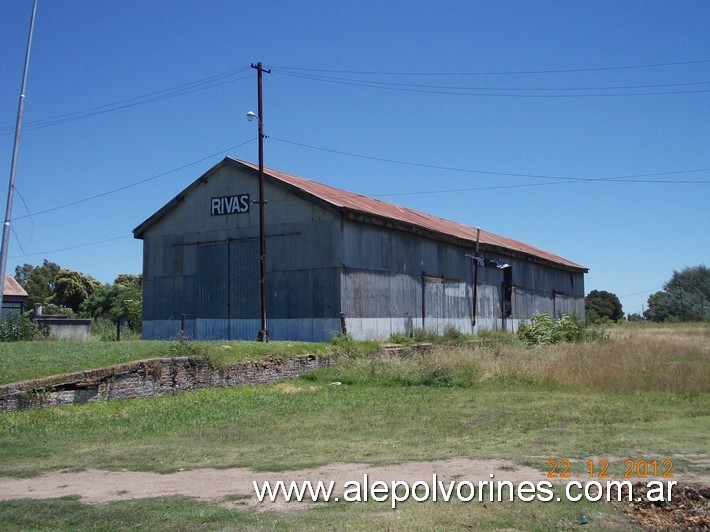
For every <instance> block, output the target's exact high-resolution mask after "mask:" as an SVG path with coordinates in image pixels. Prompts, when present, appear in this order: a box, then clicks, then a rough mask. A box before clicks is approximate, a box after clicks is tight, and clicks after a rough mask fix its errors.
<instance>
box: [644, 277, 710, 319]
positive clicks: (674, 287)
mask: <svg viewBox="0 0 710 532" xmlns="http://www.w3.org/2000/svg"><path fill="white" fill-rule="evenodd" d="M644 316H645V317H646V319H649V320H653V321H676V320H677V321H701V320H704V319H706V318H708V317H710V268H708V267H706V266H705V265H704V264H701V265H699V266H686V267H685V268H683V269H682V270H681V271H679V272H678V271H675V270H674V271H673V276H672V277H671V279H670V281H668V282H667V283H666V284H665V285H664V287H663V291H661V292H656V293H655V294H652V295H651V296H650V297H649V298H648V308H647V309H646V311H645V312H644Z"/></svg>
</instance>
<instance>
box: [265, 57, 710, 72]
mask: <svg viewBox="0 0 710 532" xmlns="http://www.w3.org/2000/svg"><path fill="white" fill-rule="evenodd" d="M707 63H710V59H696V60H690V61H674V62H669V63H648V64H640V65H612V66H603V67H586V68H567V69H548V70H498V71H470V72H406V71H405V72H396V71H375V70H335V69H324V68H301V67H293V66H271V65H269V68H272V69H277V70H296V71H302V72H328V73H334V74H369V75H377V76H388V75H389V76H509V75H529V74H567V73H576V72H603V71H609V70H634V69H642V68H661V67H674V66H685V65H698V64H707Z"/></svg>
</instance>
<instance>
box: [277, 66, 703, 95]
mask: <svg viewBox="0 0 710 532" xmlns="http://www.w3.org/2000/svg"><path fill="white" fill-rule="evenodd" d="M280 73H281V74H286V75H290V76H294V77H303V78H307V79H315V80H323V81H344V82H345V81H349V82H355V83H372V84H373V85H376V86H380V85H382V86H385V87H417V88H423V89H456V90H462V91H463V90H467V91H474V90H476V91H595V90H626V89H658V88H666V87H688V86H694V85H707V84H709V83H710V81H691V82H683V83H657V84H652V85H607V86H597V87H461V86H456V85H425V84H414V83H392V82H386V81H372V80H364V79H352V78H342V77H334V76H315V75H312V74H297V73H294V72H290V71H283V70H282V71H280Z"/></svg>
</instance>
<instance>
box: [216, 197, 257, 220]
mask: <svg viewBox="0 0 710 532" xmlns="http://www.w3.org/2000/svg"><path fill="white" fill-rule="evenodd" d="M210 205H211V212H212V216H215V215H218V214H240V213H243V212H249V194H237V195H236V196H222V197H220V198H212V201H211V204H210Z"/></svg>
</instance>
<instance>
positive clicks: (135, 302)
mask: <svg viewBox="0 0 710 532" xmlns="http://www.w3.org/2000/svg"><path fill="white" fill-rule="evenodd" d="M15 279H16V280H17V282H18V283H19V284H20V286H22V288H24V289H25V291H26V292H27V295H28V296H29V297H28V301H27V307H26V308H27V309H28V310H29V311H33V309H34V306H35V304H37V303H39V304H40V305H42V307H43V309H42V313H43V314H60V315H66V316H77V317H84V318H93V319H95V320H98V319H106V320H111V321H114V322H117V321H119V320H123V321H125V322H126V323H127V325H128V326H129V327H130V328H131V330H132V331H134V332H140V328H141V322H142V317H143V291H142V281H143V279H142V276H141V275H137V274H131V273H122V274H120V275H119V276H117V277H116V279H115V280H114V282H113V283H112V284H103V283H101V282H99V281H97V280H96V279H94V278H93V277H90V276H88V275H85V274H83V273H81V272H78V271H74V270H69V269H64V268H62V267H60V266H59V265H58V264H55V263H54V262H51V261H48V260H47V259H45V260H44V262H43V263H42V264H41V265H39V266H33V265H31V264H23V265H22V266H17V267H16V268H15Z"/></svg>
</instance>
